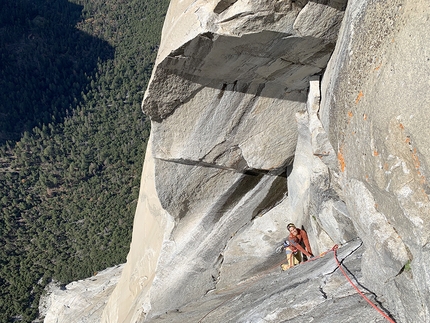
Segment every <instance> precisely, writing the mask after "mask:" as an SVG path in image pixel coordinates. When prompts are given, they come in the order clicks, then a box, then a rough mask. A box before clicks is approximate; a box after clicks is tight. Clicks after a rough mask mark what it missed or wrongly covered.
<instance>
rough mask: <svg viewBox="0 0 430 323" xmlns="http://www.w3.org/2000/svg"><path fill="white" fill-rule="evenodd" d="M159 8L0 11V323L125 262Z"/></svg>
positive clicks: (58, 0)
mask: <svg viewBox="0 0 430 323" xmlns="http://www.w3.org/2000/svg"><path fill="white" fill-rule="evenodd" d="M167 6H168V1H167V0H163V1H159V0H158V1H156V0H146V1H142V0H140V1H139V0H129V1H123V0H103V1H102V0H71V1H66V0H3V1H2V2H1V3H0V9H1V10H0V55H1V66H0V73H1V77H0V192H1V193H0V194H1V195H0V209H1V214H0V246H1V248H0V264H1V266H0V271H1V272H0V286H1V289H0V295H1V296H0V321H1V322H12V321H16V320H19V321H23V322H31V321H32V320H34V319H35V318H36V317H37V315H38V305H39V298H40V296H41V294H42V292H43V289H44V287H45V286H46V284H47V283H49V282H50V281H52V280H56V281H59V282H60V283H62V284H67V283H69V282H71V281H74V280H78V279H82V278H85V277H89V276H91V275H93V274H94V273H95V272H96V271H98V270H102V269H104V268H107V267H110V266H113V265H115V264H119V263H122V262H125V260H126V255H127V253H128V250H129V244H130V241H131V231H132V222H133V217H134V211H135V208H136V204H137V197H138V190H139V182H140V173H141V169H142V164H143V159H144V153H145V149H146V141H147V139H148V137H149V131H150V123H149V120H148V119H147V118H146V117H145V115H144V114H143V113H142V111H141V107H140V105H141V101H142V99H143V94H144V90H145V88H146V86H147V83H148V81H149V78H150V74H151V71H152V67H153V62H154V60H155V57H156V53H157V48H158V44H159V41H160V35H161V27H162V24H163V20H164V16H165V13H166V11H167Z"/></svg>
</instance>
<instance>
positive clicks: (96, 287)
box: [37, 265, 124, 323]
mask: <svg viewBox="0 0 430 323" xmlns="http://www.w3.org/2000/svg"><path fill="white" fill-rule="evenodd" d="M123 267H124V265H120V266H116V267H112V268H108V269H106V270H103V271H101V272H99V273H97V274H95V275H94V276H93V277H90V278H87V279H84V280H79V281H77V282H72V283H70V284H68V285H66V286H64V287H63V286H59V285H58V284H55V283H52V284H50V285H48V286H47V288H45V289H46V296H44V297H43V298H42V300H41V304H40V306H39V312H40V313H39V314H40V317H41V319H42V320H41V321H43V322H44V323H51V322H53V323H55V322H69V323H78V322H79V323H82V322H99V321H100V317H101V314H102V312H103V309H104V307H105V305H106V303H107V301H108V298H109V296H110V295H111V294H112V290H113V289H114V288H115V286H116V284H117V283H118V280H119V277H120V276H121V272H122V269H123ZM37 322H39V320H38V321H37Z"/></svg>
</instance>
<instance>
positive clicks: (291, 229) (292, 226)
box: [287, 223, 298, 236]
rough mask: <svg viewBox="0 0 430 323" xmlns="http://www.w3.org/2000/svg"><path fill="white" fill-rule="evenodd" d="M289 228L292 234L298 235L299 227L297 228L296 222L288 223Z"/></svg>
mask: <svg viewBox="0 0 430 323" xmlns="http://www.w3.org/2000/svg"><path fill="white" fill-rule="evenodd" d="M287 229H288V231H290V233H291V234H292V235H294V236H296V235H297V234H298V232H297V228H296V226H295V225H294V223H289V224H288V225H287Z"/></svg>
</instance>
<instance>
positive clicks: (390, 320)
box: [332, 245, 396, 323]
mask: <svg viewBox="0 0 430 323" xmlns="http://www.w3.org/2000/svg"><path fill="white" fill-rule="evenodd" d="M337 249H338V245H334V246H333V248H332V250H333V251H334V252H333V255H334V259H335V260H336V263H337V266H338V267H339V269H340V271H341V272H342V274H343V275H344V276H345V277H346V279H347V280H348V281H349V283H350V284H351V285H352V287H354V289H355V290H356V291H357V292H358V293H359V294H360V296H361V297H363V298H364V299H365V300H366V302H368V303H369V304H370V305H371V306H372V307H373V308H374V309H375V310H377V311H378V312H379V314H381V315H382V316H383V317H385V318H386V319H387V320H388V322H390V323H396V322H395V321H394V320H393V319H392V318H390V317H389V316H388V315H387V314H385V313H384V312H383V311H381V310H380V309H379V308H378V307H377V306H376V305H375V304H373V303H372V301H371V300H370V299H368V298H367V297H366V295H364V294H363V293H362V292H361V291H360V290H359V289H358V287H357V286H356V285H355V284H354V283H353V282H352V280H351V279H350V278H349V277H348V275H347V274H346V272H345V271H344V270H343V268H342V266H341V264H340V262H339V259H337Z"/></svg>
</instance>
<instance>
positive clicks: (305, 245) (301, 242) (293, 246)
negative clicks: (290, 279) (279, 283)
mask: <svg viewBox="0 0 430 323" xmlns="http://www.w3.org/2000/svg"><path fill="white" fill-rule="evenodd" d="M287 229H288V231H289V232H290V235H289V236H288V238H287V240H285V241H284V243H283V245H282V249H285V253H286V254H287V261H288V263H287V264H282V265H281V268H282V270H287V269H289V268H291V267H293V266H295V265H298V264H299V263H301V262H302V261H303V258H304V257H308V258H312V257H313V254H312V249H311V246H310V244H309V239H308V235H307V233H306V231H305V230H301V229H298V228H296V226H295V225H294V224H293V223H289V224H288V225H287ZM303 255H304V256H303Z"/></svg>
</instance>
